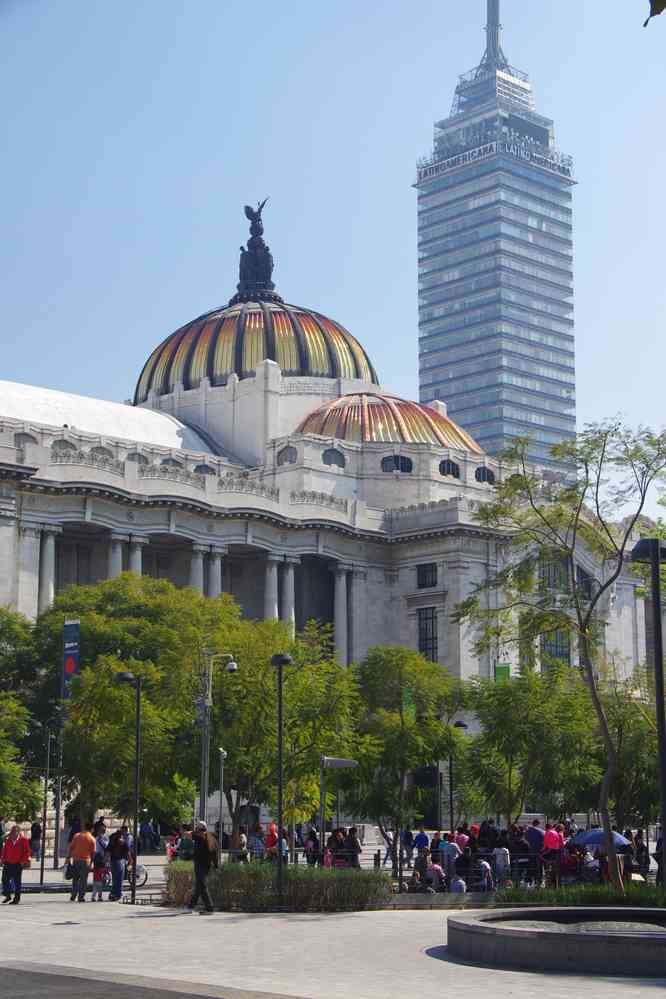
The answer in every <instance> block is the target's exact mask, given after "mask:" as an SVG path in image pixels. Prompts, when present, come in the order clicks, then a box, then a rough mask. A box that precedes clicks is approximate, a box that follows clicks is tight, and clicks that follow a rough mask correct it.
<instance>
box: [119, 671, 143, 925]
mask: <svg viewBox="0 0 666 999" xmlns="http://www.w3.org/2000/svg"><path fill="white" fill-rule="evenodd" d="M116 682H117V683H127V684H129V685H130V686H131V687H134V693H135V701H134V820H133V830H132V838H133V841H134V842H133V843H132V880H131V881H130V894H131V899H132V905H134V904H135V903H136V868H137V864H138V862H139V790H140V784H141V677H140V676H135V675H134V673H127V672H123V673H116Z"/></svg>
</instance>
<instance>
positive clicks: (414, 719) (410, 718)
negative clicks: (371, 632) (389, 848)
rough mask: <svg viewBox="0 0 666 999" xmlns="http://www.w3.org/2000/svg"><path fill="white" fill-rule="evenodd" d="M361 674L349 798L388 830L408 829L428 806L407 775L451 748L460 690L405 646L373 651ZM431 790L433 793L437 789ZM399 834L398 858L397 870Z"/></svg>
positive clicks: (358, 669) (360, 668) (438, 668)
mask: <svg viewBox="0 0 666 999" xmlns="http://www.w3.org/2000/svg"><path fill="white" fill-rule="evenodd" d="M355 674H356V678H357V682H358V685H359V691H360V695H361V700H362V707H363V714H362V716H361V718H360V719H359V727H360V736H361V740H362V741H361V742H360V744H359V753H358V758H359V763H360V767H359V769H358V770H354V771H353V772H351V773H350V774H349V775H348V777H347V779H346V786H347V793H346V801H347V802H348V803H349V804H350V805H351V806H352V808H354V810H355V811H356V812H357V813H358V814H362V815H368V816H369V817H370V818H372V819H374V820H375V821H376V822H377V824H378V825H379V827H380V830H381V831H382V832H386V831H387V829H389V828H391V829H393V830H395V831H396V832H397V831H399V830H400V829H402V828H403V827H404V826H405V824H406V823H407V821H408V820H409V819H410V817H412V816H413V815H414V814H415V813H416V814H418V813H419V810H420V808H421V806H422V804H423V799H424V793H425V792H424V790H423V789H420V788H418V787H416V786H415V784H414V783H413V781H409V780H408V777H409V776H410V774H412V773H413V771H415V770H417V769H418V768H420V767H424V766H428V765H430V764H436V763H437V762H438V761H439V760H440V759H441V758H442V757H445V756H448V755H449V753H450V752H451V751H452V750H453V747H454V745H455V741H456V735H455V734H454V731H453V729H452V727H451V725H450V724H449V722H450V719H451V718H452V717H453V715H454V714H455V712H456V711H457V710H460V708H461V707H462V706H463V699H462V690H461V688H460V686H459V685H458V684H456V683H455V682H454V681H453V679H452V678H451V676H450V675H449V673H448V672H447V670H446V669H444V667H442V666H440V665H439V664H437V663H432V662H429V661H428V660H426V659H424V658H423V656H421V655H419V654H418V653H417V652H413V651H411V650H410V649H405V648H402V647H392V646H378V647H376V648H373V649H370V651H369V652H368V654H367V656H366V657H365V659H364V660H363V662H362V663H360V665H358V666H357V667H355ZM431 793H432V792H431ZM397 847H398V843H397V835H396V836H394V843H393V863H394V868H397Z"/></svg>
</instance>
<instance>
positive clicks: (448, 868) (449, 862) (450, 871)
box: [440, 833, 462, 885]
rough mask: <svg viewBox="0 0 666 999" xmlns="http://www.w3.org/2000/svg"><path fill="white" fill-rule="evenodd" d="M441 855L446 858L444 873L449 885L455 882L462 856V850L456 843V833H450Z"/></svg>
mask: <svg viewBox="0 0 666 999" xmlns="http://www.w3.org/2000/svg"><path fill="white" fill-rule="evenodd" d="M440 853H441V855H442V856H443V858H444V871H445V873H446V878H447V881H448V883H449V885H450V884H451V882H452V881H453V878H454V877H455V873H456V861H457V860H458V857H460V856H461V855H462V850H461V849H460V847H459V846H458V844H457V843H456V836H455V833H449V834H448V836H447V838H446V842H444V843H442V846H441V848H440Z"/></svg>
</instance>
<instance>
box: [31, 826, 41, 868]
mask: <svg viewBox="0 0 666 999" xmlns="http://www.w3.org/2000/svg"><path fill="white" fill-rule="evenodd" d="M41 850H42V824H41V822H37V821H35V822H33V823H32V825H31V826H30V853H31V854H32V856H33V857H34V858H35V860H39V858H40V856H41Z"/></svg>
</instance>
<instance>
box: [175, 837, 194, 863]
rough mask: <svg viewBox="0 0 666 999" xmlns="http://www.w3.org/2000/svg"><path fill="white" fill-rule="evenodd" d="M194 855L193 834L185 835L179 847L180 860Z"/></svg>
mask: <svg viewBox="0 0 666 999" xmlns="http://www.w3.org/2000/svg"><path fill="white" fill-rule="evenodd" d="M193 856H194V843H193V842H192V837H191V836H183V837H182V839H181V841H180V846H179V847H178V859H179V860H191V859H192V857H193Z"/></svg>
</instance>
